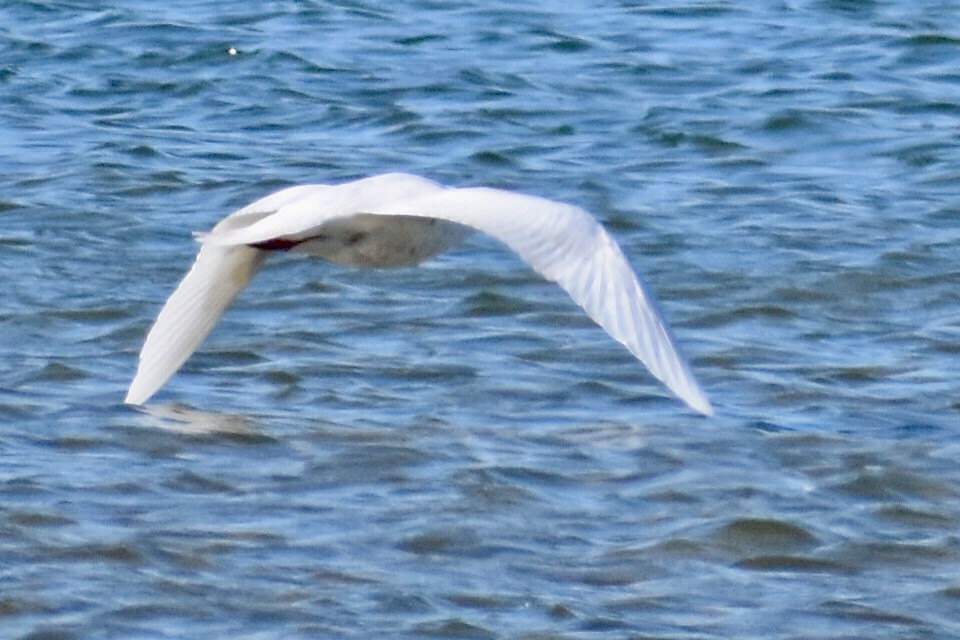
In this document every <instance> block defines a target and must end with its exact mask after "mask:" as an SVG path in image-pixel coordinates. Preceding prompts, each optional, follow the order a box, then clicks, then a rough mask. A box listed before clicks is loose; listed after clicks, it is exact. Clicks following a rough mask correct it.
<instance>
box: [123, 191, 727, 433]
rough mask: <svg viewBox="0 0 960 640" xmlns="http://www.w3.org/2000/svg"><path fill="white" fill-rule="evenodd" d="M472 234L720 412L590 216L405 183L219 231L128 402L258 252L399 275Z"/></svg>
mask: <svg viewBox="0 0 960 640" xmlns="http://www.w3.org/2000/svg"><path fill="white" fill-rule="evenodd" d="M419 220H423V221H424V222H422V223H420V222H418V221H419ZM435 221H436V222H435ZM463 227H468V228H470V229H475V230H477V231H481V232H483V233H486V234H488V235H490V236H493V237H494V238H496V239H498V240H500V241H501V242H503V243H504V244H506V245H507V246H508V247H510V248H511V249H513V250H514V251H515V252H516V253H517V254H518V255H519V256H520V257H521V258H523V259H524V260H525V261H526V262H527V263H529V264H530V266H531V267H533V268H534V269H535V270H536V271H537V272H539V273H540V274H542V275H543V276H544V277H545V278H547V279H549V280H552V281H554V282H556V283H558V284H559V285H560V286H561V287H563V289H564V290H566V291H567V293H569V294H570V296H571V297H572V298H573V300H574V301H575V302H576V303H577V304H579V305H580V306H581V307H583V309H584V310H585V311H586V312H587V315H589V316H590V317H591V318H592V319H593V320H594V321H596V322H597V323H598V324H599V325H600V326H601V327H603V328H604V329H605V330H606V331H607V333H609V334H610V335H611V336H612V337H613V338H615V339H616V340H617V341H619V342H620V343H622V344H623V345H624V346H626V347H627V349H629V350H630V352H631V353H632V354H633V355H635V356H636V357H637V358H638V359H640V360H641V361H642V362H643V363H644V364H646V365H647V367H648V368H649V369H650V371H651V372H652V373H653V375H654V376H656V377H657V378H658V379H660V380H661V381H663V383H664V384H665V385H666V386H667V387H668V388H669V389H671V390H672V391H673V392H674V393H675V394H677V396H679V397H680V398H681V399H683V400H684V401H685V402H686V403H687V404H688V405H689V406H690V407H692V408H693V409H695V410H697V411H699V412H701V413H703V414H705V415H710V414H711V413H712V412H713V410H712V407H711V406H710V402H709V400H708V399H707V397H706V394H704V393H703V391H702V390H701V388H700V386H699V385H698V384H697V381H696V379H695V378H694V375H693V373H692V371H691V370H690V367H689V366H688V365H687V363H686V361H685V360H684V359H683V357H682V356H681V355H680V353H679V351H678V349H677V347H676V345H675V341H674V339H673V336H672V334H671V332H670V330H669V328H668V326H667V324H666V322H665V321H664V320H663V319H662V317H661V315H660V313H659V312H658V310H657V308H656V304H655V303H654V301H653V298H652V296H651V294H650V293H649V291H648V290H647V288H646V286H645V285H644V283H643V282H642V280H640V279H639V278H638V277H637V276H636V274H635V273H634V272H633V269H631V267H630V265H629V263H628V261H627V259H626V258H625V256H624V255H623V252H622V251H621V250H620V247H619V246H618V245H617V243H616V242H615V241H614V240H613V238H612V237H611V236H610V235H609V234H608V233H607V232H606V231H605V230H604V229H603V227H601V226H600V224H599V223H597V221H596V220H595V219H594V218H593V217H592V216H591V215H590V214H589V213H587V212H586V211H584V210H583V209H580V208H578V207H575V206H572V205H568V204H563V203H559V202H554V201H551V200H546V199H543V198H537V197H533V196H526V195H520V194H516V193H510V192H507V191H500V190H497V189H486V188H464V189H448V188H444V187H442V186H440V185H438V184H436V183H434V182H431V181H429V180H425V179H423V178H419V177H417V176H409V175H404V174H386V175H383V176H376V177H373V178H367V179H365V180H358V181H356V182H351V183H346V184H343V185H338V186H327V185H312V186H303V187H293V188H291V189H286V190H284V191H281V192H278V193H276V194H273V195H271V196H267V197H266V198H264V199H262V200H259V201H257V202H255V203H253V204H252V205H249V206H248V207H245V208H244V209H241V210H240V211H238V212H236V213H235V214H233V215H232V216H230V217H228V218H226V219H225V220H224V221H223V222H221V223H220V224H219V225H217V227H215V228H214V229H213V231H212V232H211V233H209V234H208V235H206V236H204V237H203V242H204V246H203V248H202V249H201V252H200V255H199V256H198V257H197V263H196V264H195V265H194V268H193V269H192V270H191V272H190V273H189V274H188V275H187V277H186V278H185V279H184V281H183V283H182V284H181V285H180V287H179V288H178V289H177V291H175V292H174V294H173V296H171V298H170V300H169V301H168V303H167V305H166V307H164V310H163V311H162V312H161V314H160V317H159V318H158V319H157V323H156V325H155V326H154V329H153V330H152V331H151V332H150V335H149V336H148V338H147V343H146V344H145V346H144V350H143V353H142V354H141V362H140V369H139V370H138V373H137V376H136V378H135V379H134V382H133V385H131V389H130V393H129V394H128V396H127V401H128V402H131V403H135V404H138V403H141V402H143V401H145V400H146V399H148V398H149V397H150V395H152V394H153V392H154V391H156V389H158V388H159V387H160V386H162V384H163V383H164V382H165V381H166V379H167V378H168V377H169V376H170V375H172V374H173V373H174V372H175V371H176V369H177V368H179V366H180V365H181V364H182V363H183V362H184V361H185V360H186V358H188V357H189V355H190V353H192V352H193V350H195V349H196V348H197V346H199V343H200V342H201V341H202V339H203V338H204V337H205V336H206V334H207V333H208V332H209V331H210V329H211V328H212V326H213V324H215V322H216V321H217V319H219V317H220V315H221V314H222V313H223V310H224V309H225V308H226V306H227V305H228V304H229V302H230V300H232V298H233V296H235V295H236V293H237V292H238V291H239V290H240V288H242V286H243V284H245V283H246V280H244V281H243V283H242V284H240V280H241V278H238V277H236V276H237V274H242V275H244V276H245V277H246V279H247V280H248V279H249V277H250V276H252V275H253V273H254V272H255V270H256V268H257V267H259V265H260V259H259V255H260V254H261V253H262V252H260V251H258V250H257V249H253V248H250V245H258V244H259V245H262V244H263V243H267V242H270V241H276V240H286V241H291V242H302V243H303V244H302V245H301V246H302V247H303V248H304V249H305V250H309V251H310V252H311V253H314V254H315V255H318V256H320V257H324V258H327V259H330V260H335V261H338V262H345V263H347V264H357V265H361V266H394V265H403V264H415V263H417V262H419V261H421V260H423V259H425V258H426V257H429V256H431V255H434V254H436V253H439V252H440V251H443V250H445V249H447V248H449V246H452V245H453V244H455V243H457V242H459V241H460V240H461V239H462V238H463V237H464V235H465V233H463V232H462V231H461V230H462V229H463ZM208 251H209V252H210V253H209V257H207V256H206V255H205V254H206V252H208ZM216 252H224V253H216ZM229 252H247V253H242V254H241V253H229ZM249 252H252V253H249ZM241 256H245V259H246V260H247V262H246V263H241V260H240V257H241ZM244 265H246V266H244ZM228 276H230V277H229V279H230V280H231V282H232V284H231V286H230V287H227V288H226V291H221V290H220V289H218V288H217V287H216V286H215V284H216V282H217V281H219V280H220V279H221V278H225V277H228ZM237 285H239V286H237ZM227 295H229V298H227V297H226V296H227ZM207 298H209V301H208V300H207ZM155 334H156V337H155ZM141 378H142V380H141ZM135 391H136V393H135Z"/></svg>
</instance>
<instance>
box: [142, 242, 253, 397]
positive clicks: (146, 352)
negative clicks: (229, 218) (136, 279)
mask: <svg viewBox="0 0 960 640" xmlns="http://www.w3.org/2000/svg"><path fill="white" fill-rule="evenodd" d="M265 257H266V252H264V251H260V250H258V249H252V248H250V247H217V246H213V245H204V246H202V247H201V248H200V252H199V253H198V254H197V259H196V261H195V262H194V263H193V267H191V268H190V271H189V272H188V273H187V275H186V276H184V278H183V281H182V282H180V285H179V286H178V287H177V289H176V290H175V291H174V292H173V294H172V295H171V296H170V298H169V299H168V300H167V303H166V304H165V305H164V306H163V309H162V310H161V311H160V315H159V316H157V321H156V322H155V323H154V324H153V328H151V329H150V333H148V334H147V339H146V341H145V342H144V344H143V349H142V350H141V351H140V362H139V364H138V366H137V374H136V376H134V378H133V382H131V383H130V389H129V390H128V391H127V397H126V398H125V399H124V402H126V403H127V404H143V403H144V402H146V401H147V400H148V399H149V398H150V396H152V395H153V394H154V393H156V392H157V390H158V389H159V388H160V387H162V386H163V384H164V383H165V382H166V381H167V380H168V379H169V378H170V376H172V375H173V374H174V373H176V371H177V369H179V368H180V366H181V365H182V364H183V363H184V362H186V361H187V358H189V357H190V355H191V354H193V352H194V351H196V349H197V347H199V346H200V343H201V342H203V339H204V338H206V337H207V335H208V334H209V333H210V331H212V330H213V327H214V326H215V325H216V324H217V322H218V321H219V320H220V317H221V316H223V313H224V311H226V310H227V307H228V306H230V303H231V302H232V301H233V299H234V298H235V297H236V296H237V294H238V293H240V291H242V290H243V288H244V287H245V286H247V283H248V282H250V279H251V278H252V277H253V276H254V274H256V272H257V271H258V270H259V268H260V266H261V265H262V264H263V260H264V258H265Z"/></svg>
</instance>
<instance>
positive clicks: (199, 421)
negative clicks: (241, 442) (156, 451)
mask: <svg viewBox="0 0 960 640" xmlns="http://www.w3.org/2000/svg"><path fill="white" fill-rule="evenodd" d="M131 410H133V411H136V412H138V413H139V414H140V416H142V418H143V421H144V426H147V427H152V428H156V429H161V430H164V431H169V432H172V433H180V434H185V435H226V436H235V437H241V438H251V437H252V438H256V437H261V436H263V425H262V423H261V421H259V420H257V419H256V418H255V417H253V416H249V415H244V414H240V413H224V412H215V411H205V410H202V409H195V408H193V407H190V406H187V405H185V404H181V403H177V402H170V403H163V404H151V405H147V406H140V407H135V408H132V409H131Z"/></svg>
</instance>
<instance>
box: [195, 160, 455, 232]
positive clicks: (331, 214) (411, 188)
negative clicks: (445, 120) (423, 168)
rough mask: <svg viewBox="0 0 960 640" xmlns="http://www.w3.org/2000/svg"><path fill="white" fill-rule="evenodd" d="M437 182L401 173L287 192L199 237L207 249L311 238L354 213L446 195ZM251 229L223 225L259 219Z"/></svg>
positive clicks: (232, 217)
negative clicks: (267, 211)
mask: <svg viewBox="0 0 960 640" xmlns="http://www.w3.org/2000/svg"><path fill="white" fill-rule="evenodd" d="M447 190H448V189H447V188H446V187H443V186H441V185H439V184H437V183H436V182H433V181H431V180H427V179H426V178H421V177H419V176H414V175H409V174H405V173H386V174H383V175H379V176H373V177H370V178H363V179H362V180H355V181H353V182H346V183H344V184H339V185H335V186H329V185H305V186H301V187H290V188H288V189H284V190H283V191H279V192H277V193H275V194H272V195H270V196H267V197H266V198H263V199H262V200H259V201H257V202H254V203H253V204H250V205H247V206H246V207H244V208H243V209H240V210H239V211H237V212H236V213H234V214H233V215H231V216H230V217H229V218H226V219H225V220H224V221H223V223H221V224H220V225H217V226H216V227H214V228H213V229H212V230H211V231H210V233H207V234H200V239H201V241H202V242H204V243H207V244H218V245H223V246H229V245H244V244H245V245H252V244H258V243H261V242H266V241H268V240H273V239H276V238H288V239H302V238H304V237H309V236H310V235H312V234H313V233H315V232H316V230H317V229H319V228H320V227H322V226H323V225H324V224H326V223H328V222H330V221H331V220H334V219H337V218H343V217H346V216H352V215H354V214H358V213H367V212H370V213H376V212H380V211H381V210H383V209H388V208H390V207H393V206H397V205H398V204H399V203H403V202H409V201H411V200H414V199H416V198H420V197H424V196H427V195H429V194H433V193H439V192H442V191H447ZM270 207H272V209H270V210H271V211H272V213H271V214H270V215H267V216H263V215H260V217H259V219H256V220H252V221H251V222H250V223H249V224H236V225H225V226H221V225H223V224H224V223H226V222H228V221H230V220H231V219H234V218H242V217H244V216H254V217H255V216H257V215H259V212H261V211H263V210H264V209H269V208H270Z"/></svg>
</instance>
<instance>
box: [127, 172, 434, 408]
mask: <svg viewBox="0 0 960 640" xmlns="http://www.w3.org/2000/svg"><path fill="white" fill-rule="evenodd" d="M441 189H443V187H441V186H440V185H438V184H436V183H434V182H431V181H429V180H427V179H425V178H420V177H417V176H410V175H404V174H385V175H381V176H375V177H372V178H366V179H363V180H357V181H355V182H348V183H345V184H341V185H335V186H333V185H319V184H315V185H301V186H294V187H289V188H287V189H282V190H280V191H277V192H276V193H272V194H270V195H268V196H265V197H263V198H261V199H259V200H257V201H255V202H253V203H251V204H249V205H247V206H245V207H243V208H242V209H239V210H238V211H236V212H234V213H232V214H230V215H229V216H227V217H226V218H224V219H223V220H221V221H220V222H219V223H218V224H217V225H216V226H215V227H214V228H213V229H212V230H211V231H210V232H209V233H207V234H197V235H198V237H199V238H201V239H203V238H206V237H208V236H209V237H221V236H223V235H225V234H231V233H240V234H242V233H244V232H245V230H246V229H249V228H251V227H255V228H256V229H257V230H258V233H260V230H262V229H264V228H267V229H270V228H285V227H289V226H291V225H293V226H295V227H301V226H303V225H306V226H307V227H310V226H319V225H321V224H323V223H324V222H326V221H329V220H332V219H335V218H338V217H343V216H347V215H352V214H354V213H357V212H358V211H363V210H364V209H365V208H368V207H375V206H379V205H383V204H384V203H387V202H390V201H393V200H405V199H410V198H412V197H415V196H420V195H424V194H427V193H432V192H434V191H437V190H441ZM268 235H269V237H277V236H278V235H283V234H268ZM246 244H255V242H254V243H245V242H240V243H234V244H232V246H224V245H219V246H218V244H216V243H205V244H203V246H202V247H201V248H200V252H199V253H198V254H197V259H196V261H195V262H194V263H193V267H191V269H190V271H189V272H188V273H187V275H186V276H184V278H183V281H182V282H181V283H180V285H179V286H178V287H177V289H176V290H175V291H174V292H173V294H172V295H171V296H170V298H169V299H168V300H167V302H166V304H165V305H164V306H163V309H162V310H161V311H160V315H159V316H158V317H157V320H156V322H155V323H154V325H153V327H152V328H151V329H150V332H149V333H148V334H147V338H146V341H145V342H144V345H143V349H142V350H141V352H140V361H139V364H138V366H137V373H136V375H135V376H134V378H133V382H132V383H131V384H130V389H129V390H128V391H127V396H126V398H125V400H124V402H126V403H127V404H143V403H144V402H146V401H147V400H148V399H150V397H151V396H152V395H153V394H154V393H156V392H157V390H158V389H159V388H160V387H162V386H163V385H164V383H165V382H166V381H167V380H168V379H170V376H172V375H173V374H174V373H176V371H177V369H179V368H180V367H181V366H182V365H183V363H184V362H186V361H187V359H188V358H189V357H190V356H191V355H192V354H193V352H194V351H196V349H197V347H199V346H200V343H201V342H203V340H204V338H206V337H207V335H209V333H210V332H211V331H212V330H213V327H214V326H216V324H217V322H219V321H220V318H221V317H222V316H223V314H224V312H225V311H226V310H227V307H229V306H230V303H231V302H232V301H233V299H234V298H236V296H237V294H239V293H240V291H242V290H243V288H244V287H246V286H247V283H249V282H250V279H251V278H252V277H253V276H254V274H256V272H257V271H258V270H259V268H260V267H261V265H262V264H263V261H264V259H265V257H266V255H267V253H266V252H265V251H260V250H259V249H255V248H252V247H249V246H244V245H246Z"/></svg>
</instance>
